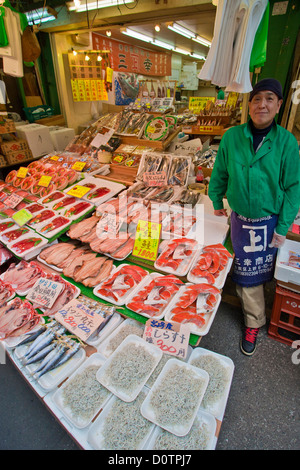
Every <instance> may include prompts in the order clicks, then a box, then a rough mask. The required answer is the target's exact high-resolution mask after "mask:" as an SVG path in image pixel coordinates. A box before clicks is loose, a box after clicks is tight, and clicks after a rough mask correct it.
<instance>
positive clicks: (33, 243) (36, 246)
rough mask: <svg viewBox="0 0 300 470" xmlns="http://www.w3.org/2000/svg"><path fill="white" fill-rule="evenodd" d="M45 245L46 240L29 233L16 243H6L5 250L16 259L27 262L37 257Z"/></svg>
mask: <svg viewBox="0 0 300 470" xmlns="http://www.w3.org/2000/svg"><path fill="white" fill-rule="evenodd" d="M47 243H48V240H47V239H46V238H44V237H42V236H40V235H39V236H34V235H32V233H29V234H25V235H22V236H21V237H20V238H19V239H18V240H17V241H13V242H11V243H8V244H7V248H8V249H9V250H11V251H12V252H13V253H14V254H15V255H16V256H17V257H19V258H23V259H24V260H28V259H31V258H34V257H35V256H37V255H38V254H39V252H40V251H41V249H42V248H43V247H44V246H45V245H47Z"/></svg>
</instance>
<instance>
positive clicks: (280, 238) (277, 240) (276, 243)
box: [269, 230, 286, 248]
mask: <svg viewBox="0 0 300 470" xmlns="http://www.w3.org/2000/svg"><path fill="white" fill-rule="evenodd" d="M285 238H286V237H285V236H284V235H279V234H278V233H276V232H275V230H274V234H273V238H272V241H271V243H270V245H269V247H270V248H280V247H281V246H282V245H283V244H284V242H285Z"/></svg>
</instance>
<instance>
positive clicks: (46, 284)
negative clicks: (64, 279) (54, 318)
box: [26, 277, 63, 308]
mask: <svg viewBox="0 0 300 470" xmlns="http://www.w3.org/2000/svg"><path fill="white" fill-rule="evenodd" d="M62 288H63V285H62V284H60V283H59V282H55V281H51V280H50V279H46V278H44V277H40V279H38V280H37V281H36V283H35V284H34V286H33V287H32V288H31V289H30V291H29V292H28V294H27V296H26V299H28V300H30V301H31V302H33V303H37V304H39V305H41V307H45V308H51V307H52V305H53V304H54V302H55V301H56V299H57V297H58V296H59V294H60V292H61V290H62Z"/></svg>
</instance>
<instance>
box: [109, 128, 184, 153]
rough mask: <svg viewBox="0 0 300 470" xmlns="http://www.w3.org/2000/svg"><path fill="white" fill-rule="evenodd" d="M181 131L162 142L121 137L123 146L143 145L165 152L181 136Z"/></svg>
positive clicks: (178, 130) (179, 129)
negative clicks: (178, 135)
mask: <svg viewBox="0 0 300 470" xmlns="http://www.w3.org/2000/svg"><path fill="white" fill-rule="evenodd" d="M180 131H181V127H179V128H178V129H176V131H175V132H173V133H172V134H170V135H169V136H168V137H167V139H166V140H164V141H160V140H147V139H138V138H137V137H131V136H122V135H119V136H118V137H120V139H121V142H122V144H127V145H136V146H138V145H141V146H145V147H151V148H156V149H159V150H165V149H166V148H167V147H169V145H170V143H171V142H172V140H173V139H174V138H175V137H176V136H177V134H179V132H180Z"/></svg>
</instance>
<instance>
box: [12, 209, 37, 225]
mask: <svg viewBox="0 0 300 470" xmlns="http://www.w3.org/2000/svg"><path fill="white" fill-rule="evenodd" d="M32 217H33V214H32V213H31V212H29V211H28V210H26V209H21V210H19V211H17V212H15V213H14V214H13V215H12V219H13V220H14V221H15V222H16V223H17V224H18V225H19V226H20V227H22V226H23V225H25V224H27V222H29V220H30V219H32Z"/></svg>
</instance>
